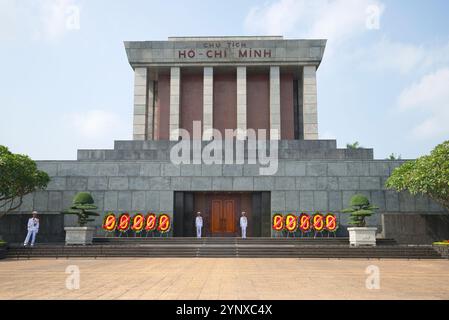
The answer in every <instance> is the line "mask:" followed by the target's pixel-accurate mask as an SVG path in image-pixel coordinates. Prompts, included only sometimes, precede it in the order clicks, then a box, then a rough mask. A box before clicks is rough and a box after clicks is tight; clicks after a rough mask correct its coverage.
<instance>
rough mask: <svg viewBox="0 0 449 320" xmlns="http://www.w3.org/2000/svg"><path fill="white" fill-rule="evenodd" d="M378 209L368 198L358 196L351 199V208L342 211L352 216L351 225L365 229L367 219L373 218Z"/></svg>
mask: <svg viewBox="0 0 449 320" xmlns="http://www.w3.org/2000/svg"><path fill="white" fill-rule="evenodd" d="M376 209H379V208H378V207H376V206H373V205H371V203H370V202H369V200H368V198H367V197H365V196H364V195H361V194H356V195H354V196H353V197H352V198H351V201H350V207H349V208H347V209H344V210H342V212H343V213H349V214H350V218H349V224H350V225H353V226H356V227H365V226H366V221H365V218H367V217H370V216H372V215H373V214H374V213H375V210H376Z"/></svg>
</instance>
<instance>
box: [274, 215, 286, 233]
mask: <svg viewBox="0 0 449 320" xmlns="http://www.w3.org/2000/svg"><path fill="white" fill-rule="evenodd" d="M272 228H273V230H275V231H282V229H284V218H283V217H282V214H279V213H277V214H275V215H274V216H273V222H272Z"/></svg>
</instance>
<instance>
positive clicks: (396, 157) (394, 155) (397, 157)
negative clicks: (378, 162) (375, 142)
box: [387, 153, 402, 160]
mask: <svg viewBox="0 0 449 320" xmlns="http://www.w3.org/2000/svg"><path fill="white" fill-rule="evenodd" d="M401 159H402V156H401V155H400V154H399V155H396V154H395V153H392V154H390V155H389V156H388V158H387V160H401Z"/></svg>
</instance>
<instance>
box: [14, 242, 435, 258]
mask: <svg viewBox="0 0 449 320" xmlns="http://www.w3.org/2000/svg"><path fill="white" fill-rule="evenodd" d="M45 257H47V258H48V257H52V258H70V257H73V258H76V257H93V258H95V257H211V258H212V257H254V258H260V257H273V258H275V257H286V258H373V259H376V258H392V259H398V258H401V259H441V256H440V254H439V253H438V252H437V251H436V250H434V249H433V248H432V247H408V246H378V247H375V248H360V247H359V248H351V247H349V246H341V245H339V246H301V245H294V246H289V245H279V246H275V247H273V246H270V247H267V246H264V245H227V244H225V245H219V246H211V245H205V246H204V245H118V246H116V245H93V246H64V245H42V246H37V247H34V248H25V247H19V246H15V247H14V246H12V247H10V248H9V250H8V252H7V258H12V259H14V258H16V259H29V258H45Z"/></svg>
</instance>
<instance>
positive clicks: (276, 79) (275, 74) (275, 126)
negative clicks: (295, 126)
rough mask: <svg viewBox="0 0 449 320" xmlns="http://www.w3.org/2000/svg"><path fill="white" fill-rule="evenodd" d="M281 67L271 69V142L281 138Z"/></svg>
mask: <svg viewBox="0 0 449 320" xmlns="http://www.w3.org/2000/svg"><path fill="white" fill-rule="evenodd" d="M280 81H281V80H280V70H279V67H270V140H279V139H280V138H281V83H280Z"/></svg>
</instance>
